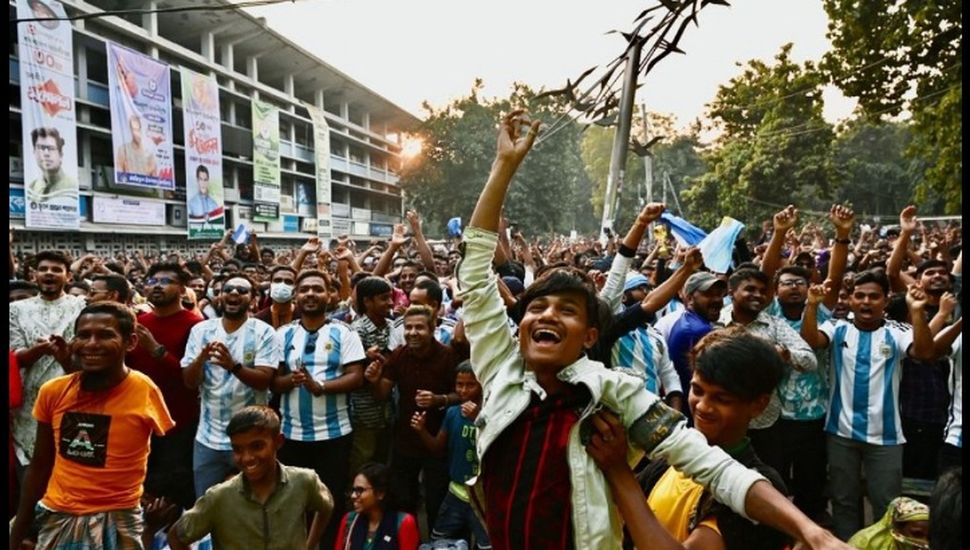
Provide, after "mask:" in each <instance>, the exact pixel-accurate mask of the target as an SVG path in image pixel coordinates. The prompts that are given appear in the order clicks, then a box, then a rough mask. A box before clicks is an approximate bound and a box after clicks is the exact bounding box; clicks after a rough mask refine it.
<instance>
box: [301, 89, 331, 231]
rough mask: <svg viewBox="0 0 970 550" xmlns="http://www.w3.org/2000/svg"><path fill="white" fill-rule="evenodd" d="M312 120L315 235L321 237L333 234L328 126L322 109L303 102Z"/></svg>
mask: <svg viewBox="0 0 970 550" xmlns="http://www.w3.org/2000/svg"><path fill="white" fill-rule="evenodd" d="M304 105H305V106H306V108H307V111H309V113H310V120H312V121H313V161H314V163H315V165H316V170H317V235H318V236H319V237H320V238H321V239H330V238H331V237H332V236H333V227H332V223H331V220H332V213H331V211H330V208H331V206H330V204H331V194H330V126H329V125H328V124H327V117H326V115H324V113H323V110H322V109H318V108H316V107H314V106H313V105H309V104H306V103H304Z"/></svg>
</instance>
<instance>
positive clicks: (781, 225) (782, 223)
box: [772, 204, 798, 231]
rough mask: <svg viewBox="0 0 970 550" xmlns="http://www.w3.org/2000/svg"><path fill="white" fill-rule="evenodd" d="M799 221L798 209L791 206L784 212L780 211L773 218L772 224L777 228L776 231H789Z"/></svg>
mask: <svg viewBox="0 0 970 550" xmlns="http://www.w3.org/2000/svg"><path fill="white" fill-rule="evenodd" d="M797 221H798V209H797V208H795V205H793V204H789V205H788V206H786V207H785V208H783V209H782V210H780V211H778V212H777V213H776V214H775V215H774V217H773V218H772V223H773V224H774V226H775V231H788V230H789V229H791V228H793V227H795V223H796V222H797Z"/></svg>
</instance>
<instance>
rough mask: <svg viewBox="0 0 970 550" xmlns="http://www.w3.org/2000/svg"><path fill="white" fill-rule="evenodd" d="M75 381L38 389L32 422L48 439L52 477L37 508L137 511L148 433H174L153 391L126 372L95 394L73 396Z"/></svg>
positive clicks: (146, 381)
mask: <svg viewBox="0 0 970 550" xmlns="http://www.w3.org/2000/svg"><path fill="white" fill-rule="evenodd" d="M80 386H81V373H79V372H76V373H73V374H68V375H66V376H60V377H58V378H55V379H53V380H51V381H49V382H47V383H46V384H44V385H43V386H41V388H40V392H39V394H38V396H37V402H36V403H35V404H34V417H35V418H37V421H38V422H46V423H49V424H50V425H51V427H52V428H53V431H54V451H55V453H56V456H55V458H54V470H53V471H52V472H51V478H50V482H48V484H47V491H46V492H45V493H44V498H43V499H42V500H41V502H43V504H44V506H47V507H48V508H50V509H52V510H56V511H58V512H66V513H69V514H77V515H83V514H93V513H96V512H105V511H108V510H123V509H130V508H136V507H138V504H139V501H140V499H141V495H142V484H143V483H144V482H145V473H146V471H147V469H148V451H149V446H150V441H151V435H152V433H156V434H158V435H164V434H165V432H167V431H168V430H170V429H172V428H173V427H174V426H175V422H174V421H173V420H172V417H171V415H169V412H168V407H167V406H166V405H165V400H164V398H163V397H162V392H161V391H160V390H159V389H158V386H156V385H155V383H154V382H152V381H151V379H150V378H148V376H146V375H144V374H142V373H140V372H138V371H136V370H129V372H128V376H127V377H126V378H125V379H124V380H123V381H122V382H121V383H120V384H118V385H117V386H115V387H113V388H111V389H109V390H106V391H103V392H87V391H82V390H81V388H80Z"/></svg>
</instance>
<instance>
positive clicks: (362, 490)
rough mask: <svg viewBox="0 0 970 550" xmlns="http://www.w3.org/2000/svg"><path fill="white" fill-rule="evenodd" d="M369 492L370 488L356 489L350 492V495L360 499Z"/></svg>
mask: <svg viewBox="0 0 970 550" xmlns="http://www.w3.org/2000/svg"><path fill="white" fill-rule="evenodd" d="M368 490H370V488H369V487H354V488H352V489H351V490H350V491H348V493H350V494H351V495H353V496H355V497H359V496H360V495H362V494H364V493H366V492H367V491H368Z"/></svg>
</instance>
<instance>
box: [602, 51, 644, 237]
mask: <svg viewBox="0 0 970 550" xmlns="http://www.w3.org/2000/svg"><path fill="white" fill-rule="evenodd" d="M642 47H643V44H642V42H641V40H640V37H639V36H637V37H635V38H634V42H633V44H631V45H630V48H629V50H627V54H626V55H627V57H626V69H625V70H626V73H625V74H624V75H623V94H622V95H621V96H620V118H619V121H618V122H617V128H616V134H615V135H614V136H613V153H612V154H611V155H610V175H609V177H608V178H607V179H606V194H605V195H604V196H603V219H602V221H601V223H600V241H604V242H605V240H606V230H607V229H610V230H612V229H613V220H614V217H615V216H616V201H617V200H618V199H619V197H620V193H621V191H622V188H623V178H624V175H625V172H626V154H627V151H628V150H629V148H630V124H631V121H632V118H633V98H634V96H635V95H636V93H637V76H639V73H640V49H641V48H642Z"/></svg>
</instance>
